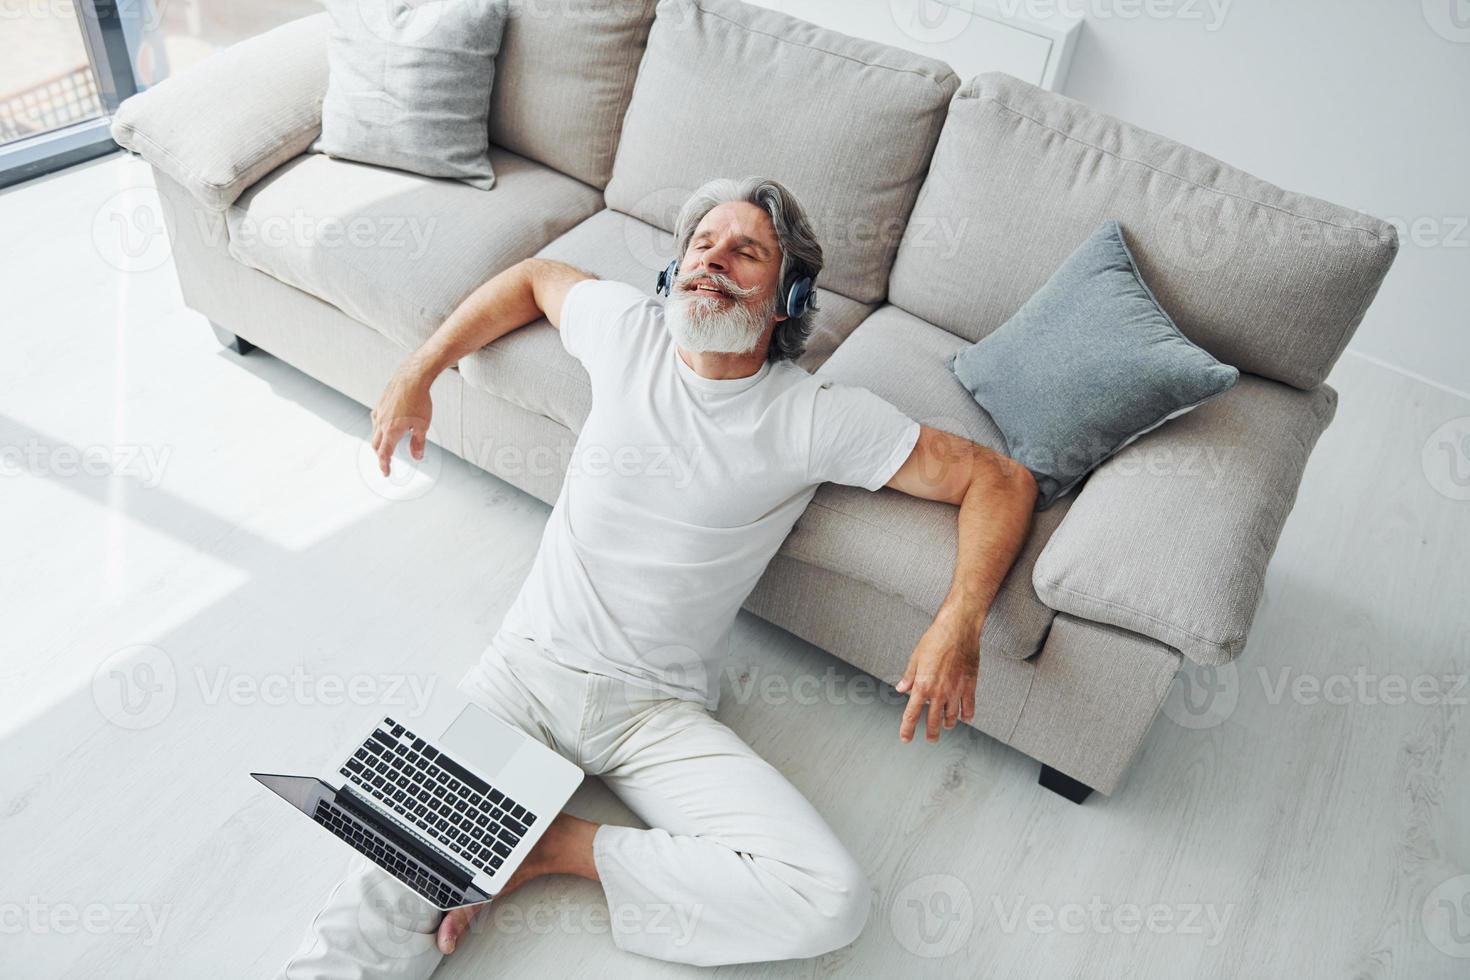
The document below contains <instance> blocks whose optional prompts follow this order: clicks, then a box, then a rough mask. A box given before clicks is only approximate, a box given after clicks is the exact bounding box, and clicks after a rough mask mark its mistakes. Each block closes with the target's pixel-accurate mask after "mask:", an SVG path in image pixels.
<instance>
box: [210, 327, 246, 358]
mask: <svg viewBox="0 0 1470 980" xmlns="http://www.w3.org/2000/svg"><path fill="white" fill-rule="evenodd" d="M209 329H211V330H213V331H214V339H215V340H218V341H219V342H220V344H221V345H222V346H223V347H225V348H226V349H228V350H232V351H234V352H235V353H236V354H239V355H241V356H244V355H246V354H249V353H250V352H251V351H253V350H255V345H254V344H252V343H251V342H250V341H248V340H246V339H245V338H244V337H238V336H236V335H235V334H232V333H230V332H229V331H228V330H226V329H225V328H224V327H222V326H220V325H219V324H218V323H215V322H214V321H213V320H210V321H209Z"/></svg>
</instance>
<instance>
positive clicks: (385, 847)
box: [312, 800, 464, 908]
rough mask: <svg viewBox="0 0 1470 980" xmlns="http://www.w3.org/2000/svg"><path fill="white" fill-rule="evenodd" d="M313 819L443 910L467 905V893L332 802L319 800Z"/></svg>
mask: <svg viewBox="0 0 1470 980" xmlns="http://www.w3.org/2000/svg"><path fill="white" fill-rule="evenodd" d="M312 819H314V820H315V821H316V822H317V823H319V824H321V825H322V826H323V827H326V828H327V829H328V830H330V831H331V832H332V833H334V834H336V835H337V836H338V837H340V838H341V839H342V840H344V841H346V842H347V843H349V844H351V845H352V846H353V847H354V848H356V849H357V850H358V852H359V853H361V854H362V855H363V856H365V857H367V858H370V859H371V860H373V861H376V862H377V863H378V865H379V866H381V867H383V868H386V869H388V870H389V871H391V872H392V873H393V876H394V877H395V878H397V879H398V880H399V881H401V882H403V883H404V884H405V885H407V886H408V887H410V888H412V889H413V890H414V891H416V892H418V893H419V894H420V895H422V896H424V897H425V898H427V899H428V900H429V901H431V902H433V903H434V904H435V905H437V906H438V907H440V908H449V907H451V906H455V905H462V904H464V892H463V891H461V890H460V889H458V888H456V887H454V886H453V885H451V884H449V882H447V881H445V880H444V879H443V878H441V877H439V876H438V875H436V874H435V873H434V872H432V871H430V870H429V869H428V868H426V867H424V866H423V865H422V864H420V863H419V862H418V861H415V860H414V859H413V858H412V857H410V856H409V855H408V854H407V853H406V852H405V851H404V850H403V848H401V847H399V846H398V845H397V844H395V843H393V842H392V841H390V840H386V839H385V838H384V837H383V836H382V835H381V834H379V833H378V832H377V831H375V830H373V828H371V827H369V826H368V825H367V824H365V823H363V822H362V821H361V820H359V819H357V818H356V817H354V816H353V815H352V814H350V813H348V812H347V811H346V810H343V809H342V808H341V807H339V806H337V805H336V804H335V803H332V802H330V801H328V800H319V801H318V802H317V805H316V812H315V813H313V814H312Z"/></svg>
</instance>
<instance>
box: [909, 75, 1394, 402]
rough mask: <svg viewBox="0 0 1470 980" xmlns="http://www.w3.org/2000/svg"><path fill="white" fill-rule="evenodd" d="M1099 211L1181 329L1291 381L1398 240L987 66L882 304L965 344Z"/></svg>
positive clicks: (1333, 336) (1314, 367) (1335, 334)
mask: <svg viewBox="0 0 1470 980" xmlns="http://www.w3.org/2000/svg"><path fill="white" fill-rule="evenodd" d="M1108 218H1116V219H1117V220H1118V221H1119V222H1121V223H1122V225H1123V228H1124V230H1125V232H1126V234H1127V236H1128V243H1129V247H1130V248H1131V249H1132V250H1133V254H1134V257H1135V258H1136V259H1137V261H1138V265H1139V269H1140V271H1141V272H1142V274H1143V278H1144V280H1145V281H1146V282H1147V283H1148V284H1149V287H1150V288H1151V289H1152V290H1153V291H1154V294H1155V295H1156V296H1157V297H1158V300H1159V302H1160V304H1161V305H1162V306H1163V307H1164V309H1166V310H1168V311H1169V314H1170V315H1171V316H1172V317H1173V318H1174V322H1175V323H1176V324H1178V326H1179V328H1180V330H1181V331H1183V333H1184V334H1185V335H1186V336H1187V337H1189V339H1190V340H1193V341H1194V342H1195V343H1197V344H1199V345H1200V346H1201V347H1204V348H1205V349H1206V350H1208V351H1209V352H1210V353H1211V354H1213V355H1215V356H1216V357H1217V358H1219V359H1220V360H1222V361H1224V362H1226V363H1228V364H1232V365H1234V366H1235V367H1237V368H1239V369H1240V370H1242V371H1247V372H1251V373H1253V374H1259V375H1263V376H1265V377H1268V378H1272V379H1275V380H1277V381H1281V382H1284V383H1286V384H1290V385H1294V386H1296V387H1298V388H1304V389H1305V388H1312V387H1314V386H1316V385H1317V384H1319V383H1320V382H1321V381H1322V380H1323V378H1325V377H1326V376H1327V372H1328V371H1329V370H1330V369H1331V367H1332V365H1333V363H1334V362H1335V361H1336V360H1337V357H1338V355H1340V354H1341V353H1342V350H1343V348H1344V347H1345V346H1346V345H1347V342H1348V339H1349V338H1350V337H1351V336H1352V333H1353V330H1354V329H1356V328H1357V325H1358V324H1359V322H1361V321H1362V318H1363V313H1364V312H1365V311H1366V310H1367V308H1368V304H1369V303H1370V302H1371V301H1372V299H1373V297H1374V295H1375V294H1376V293H1377V291H1378V285H1379V283H1380V282H1382V280H1383V277H1384V275H1385V274H1386V273H1387V272H1388V268H1389V266H1390V265H1391V264H1392V262H1393V258H1394V255H1395V253H1396V251H1397V248H1398V239H1397V236H1396V234H1395V232H1394V229H1393V227H1392V226H1391V225H1389V224H1388V223H1386V222H1383V221H1380V220H1378V219H1376V218H1372V217H1369V216H1368V215H1365V214H1362V213H1360V212H1356V211H1351V210H1348V209H1347V208H1343V207H1339V206H1337V205H1334V204H1329V203H1327V202H1325V201H1320V200H1317V199H1315V198H1311V197H1307V196H1305V195H1302V194H1295V193H1292V192H1290V191H1284V190H1282V189H1281V188H1279V187H1276V186H1273V185H1271V184H1268V183H1266V182H1265V181H1263V180H1258V179H1257V178H1255V177H1252V176H1250V175H1249V174H1246V173H1244V172H1242V171H1240V170H1237V169H1235V168H1233V167H1230V166H1228V165H1226V164H1224V163H1221V162H1220V161H1218V160H1216V159H1214V158H1212V157H1209V156H1207V155H1205V154H1203V153H1200V152H1198V151H1196V150H1192V149H1190V148H1189V147H1187V146H1183V145H1181V144H1179V143H1175V142H1173V141H1171V140H1167V139H1164V138H1163V137H1160V136H1156V135H1154V134H1153V133H1149V132H1146V131H1144V130H1142V129H1138V128H1137V127H1135V126H1131V125H1129V124H1127V123H1124V122H1121V121H1119V120H1117V119H1114V118H1112V117H1111V116H1107V115H1104V114H1103V113H1101V112H1098V111H1096V110H1094V109H1092V108H1089V107H1088V106H1085V105H1083V104H1081V103H1079V102H1076V101H1073V100H1072V99H1068V98H1065V97H1063V96H1060V95H1056V94H1054V93H1050V92H1044V91H1042V90H1040V89H1038V88H1036V87H1034V86H1031V85H1028V84H1026V83H1025V82H1022V81H1020V80H1018V79H1015V78H1012V77H1010V76H1009V75H1004V74H1001V73H998V72H995V73H988V74H984V75H980V76H978V77H976V78H974V79H972V80H971V81H969V82H967V83H966V84H965V86H964V87H963V88H962V89H961V90H960V92H959V94H958V95H957V96H956V97H955V100H954V103H953V105H952V106H951V107H950V111H949V119H948V121H947V122H946V124H945V128H944V132H943V134H942V135H941V136H940V140H939V146H938V148H937V149H936V150H935V154H934V161H933V164H932V166H931V168H930V172H929V177H928V179H927V181H926V182H925V184H924V188H923V190H922V192H921V193H920V195H919V200H918V202H917V204H916V205H915V207H914V213H913V217H912V218H911V219H910V221H909V225H908V228H907V230H906V231H905V234H904V240H903V242H902V244H901V246H900V248H899V253H898V258H897V260H896V261H895V263H894V267H893V277H892V280H891V281H890V283H889V300H890V302H892V303H894V304H895V305H897V306H900V307H902V308H903V309H905V310H907V311H909V312H910V313H913V314H915V315H917V316H920V317H923V318H924V319H926V320H929V321H930V322H932V323H936V324H938V325H939V326H941V327H944V328H945V329H946V330H950V331H952V332H954V333H957V334H960V335H961V336H964V337H966V338H968V339H970V340H978V339H979V338H981V337H983V336H985V335H987V334H989V333H990V332H991V331H993V330H995V329H996V328H997V327H999V326H1000V325H1001V324H1003V323H1005V322H1006V320H1007V319H1009V318H1010V316H1011V315H1012V314H1013V313H1015V312H1016V310H1017V309H1019V308H1020V307H1021V305H1022V304H1023V303H1025V302H1026V300H1027V299H1028V298H1030V296H1031V295H1032V294H1033V293H1034V292H1036V290H1037V289H1039V288H1040V287H1041V285H1042V284H1043V283H1045V282H1046V280H1047V277H1049V276H1050V275H1051V274H1052V273H1053V272H1054V271H1056V269H1057V267H1058V266H1059V265H1061V263H1062V261H1063V260H1064V259H1065V258H1066V257H1067V256H1068V255H1069V254H1070V253H1071V252H1072V250H1073V249H1075V248H1076V247H1077V246H1078V245H1079V244H1080V243H1081V242H1083V241H1084V240H1086V238H1087V237H1088V235H1090V234H1091V233H1092V231H1093V229H1095V228H1096V227H1097V226H1098V224H1099V223H1100V222H1102V221H1103V220H1105V219H1108Z"/></svg>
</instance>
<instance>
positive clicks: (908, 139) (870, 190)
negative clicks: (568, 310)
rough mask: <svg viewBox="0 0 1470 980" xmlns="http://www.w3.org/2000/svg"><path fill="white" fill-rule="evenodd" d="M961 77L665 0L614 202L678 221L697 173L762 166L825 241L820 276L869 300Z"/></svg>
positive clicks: (728, 12) (735, 13)
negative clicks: (793, 196) (793, 197)
mask: <svg viewBox="0 0 1470 980" xmlns="http://www.w3.org/2000/svg"><path fill="white" fill-rule="evenodd" d="M958 87H959V79H958V78H957V77H956V76H955V73H954V71H953V70H951V69H950V67H949V66H948V65H946V64H944V63H943V62H941V61H936V60H935V59H933V58H928V57H925V56H923V55H920V54H915V53H913V52H911V51H906V50H903V49H901V48H896V47H890V46H888V45H884V44H877V43H874V42H871V41H862V40H858V39H857V38H854V37H849V36H847V35H845V34H840V33H838V32H836V31H830V30H826V29H824V28H821V27H817V26H816V25H814V24H810V23H808V22H806V21H803V20H798V19H797V18H795V17H791V16H788V15H787V14H784V13H781V12H779V11H775V10H768V9H765V8H763V7H757V6H754V5H752V4H748V3H740V2H738V0H661V2H660V3H659V5H658V13H657V16H656V17H655V18H654V22H653V30H652V32H651V33H650V34H649V37H648V50H647V52H646V53H645V56H644V59H643V65H642V67H641V68H640V69H639V72H638V81H637V84H636V85H635V86H634V88H633V99H632V102H631V103H630V104H629V106H628V114H627V116H626V118H625V119H624V121H623V135H622V140H621V141H620V142H619V144H618V152H617V156H616V158H615V159H614V161H613V172H612V180H611V181H610V182H609V183H608V185H607V204H608V207H611V208H616V209H617V210H619V211H623V212H624V213H626V214H631V215H633V216H634V217H635V218H641V219H642V220H644V221H647V222H649V223H651V224H655V225H658V226H659V227H661V228H663V229H664V230H666V231H673V230H674V227H673V226H674V220H675V218H676V217H677V215H678V210H679V206H680V205H682V204H683V203H684V200H685V199H686V198H687V197H688V196H689V194H690V192H691V191H693V190H695V188H697V187H699V186H700V185H701V184H703V183H704V182H705V181H707V180H709V179H711V178H713V177H737V178H738V177H743V176H745V175H746V174H768V175H770V176H772V177H775V178H777V179H778V180H780V181H781V182H782V183H783V184H785V185H786V186H787V187H789V188H790V189H791V190H792V192H793V193H795V194H796V196H797V197H798V198H799V199H800V200H801V202H802V204H803V205H804V206H805V208H806V210H807V213H808V215H809V217H810V218H811V221H812V225H813V227H814V228H815V230H816V232H817V237H818V238H819V239H820V240H821V242H822V247H823V249H824V250H825V253H826V268H825V269H823V271H822V274H821V276H820V277H818V280H817V285H818V286H819V287H822V286H830V287H831V288H833V289H835V290H837V291H838V292H840V293H842V294H843V295H844V296H850V297H852V298H853V299H856V300H858V301H861V302H865V303H877V302H879V301H881V300H882V299H883V296H884V294H885V293H886V292H887V285H888V284H887V279H888V270H889V267H890V266H891V265H892V263H893V255H894V252H895V251H896V250H897V248H898V242H899V239H900V238H901V237H902V232H903V227H904V223H905V222H906V221H907V220H908V215H909V211H910V210H911V209H912V208H913V204H914V198H915V197H916V196H917V194H918V192H919V185H920V183H921V182H922V181H923V179H924V172H925V170H926V169H927V168H928V166H929V158H930V155H931V154H932V152H933V149H934V144H935V142H936V141H937V140H938V138H939V131H940V129H941V128H942V127H943V125H944V117H945V113H946V111H947V110H948V108H949V101H950V97H951V96H953V95H954V93H955V90H956V89H957V88H958Z"/></svg>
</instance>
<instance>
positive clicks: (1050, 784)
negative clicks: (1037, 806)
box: [1040, 765, 1092, 803]
mask: <svg viewBox="0 0 1470 980" xmlns="http://www.w3.org/2000/svg"><path fill="white" fill-rule="evenodd" d="M1040 782H1041V785H1042V786H1044V787H1046V788H1047V789H1049V790H1051V791H1052V792H1053V793H1055V794H1057V795H1058V796H1063V797H1066V798H1067V799H1069V800H1071V801H1072V802H1073V803H1081V802H1083V801H1084V800H1086V799H1087V798H1088V797H1089V796H1091V795H1092V787H1091V786H1088V785H1087V784H1086V783H1082V782H1078V781H1077V780H1075V779H1073V778H1072V777H1071V776H1068V775H1067V774H1066V773H1064V772H1058V771H1057V770H1055V769H1053V768H1052V767H1051V766H1047V765H1043V766H1042V767H1041V780H1040Z"/></svg>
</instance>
